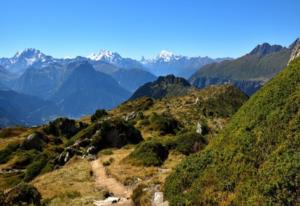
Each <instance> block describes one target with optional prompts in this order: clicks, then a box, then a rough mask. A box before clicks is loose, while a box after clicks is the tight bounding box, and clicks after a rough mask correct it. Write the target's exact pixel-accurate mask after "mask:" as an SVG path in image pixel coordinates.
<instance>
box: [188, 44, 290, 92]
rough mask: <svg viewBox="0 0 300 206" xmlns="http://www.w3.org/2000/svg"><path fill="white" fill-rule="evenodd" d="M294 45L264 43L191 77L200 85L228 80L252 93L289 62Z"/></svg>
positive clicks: (200, 70)
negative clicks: (284, 45) (238, 56)
mask: <svg viewBox="0 0 300 206" xmlns="http://www.w3.org/2000/svg"><path fill="white" fill-rule="evenodd" d="M293 47H295V45H294V44H292V45H291V46H290V47H288V48H286V47H282V46H280V45H270V44H268V43H263V44H261V45H258V46H256V47H255V48H254V49H253V50H252V51H250V52H249V53H248V54H246V55H244V56H242V57H240V58H237V59H234V60H227V61H223V62H220V63H213V64H209V65H205V66H203V67H202V68H200V69H199V70H198V71H197V72H196V73H194V74H193V75H192V77H191V78H190V79H189V81H190V82H191V84H192V85H194V86H196V87H199V88H202V87H205V86H208V85H212V84H223V83H224V82H229V83H231V84H234V85H235V86H237V87H239V88H240V89H241V90H242V91H244V92H245V93H246V94H248V95H252V94H253V93H254V92H255V91H257V90H258V89H259V88H260V87H261V86H262V85H263V84H264V83H265V82H267V81H268V80H270V79H271V78H272V77H273V76H275V75H276V74H277V73H278V72H279V71H281V70H282V69H283V68H284V67H285V66H286V65H287V64H288V62H289V59H290V58H291V54H292V51H293Z"/></svg>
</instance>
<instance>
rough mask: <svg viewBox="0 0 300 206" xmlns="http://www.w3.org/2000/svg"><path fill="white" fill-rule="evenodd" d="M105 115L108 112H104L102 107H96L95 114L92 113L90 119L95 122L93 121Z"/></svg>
mask: <svg viewBox="0 0 300 206" xmlns="http://www.w3.org/2000/svg"><path fill="white" fill-rule="evenodd" d="M107 115H108V113H107V112H106V110H104V109H98V110H97V111H96V112H95V114H93V115H92V116H91V121H92V122H95V121H97V120H99V119H101V118H102V117H104V116H107Z"/></svg>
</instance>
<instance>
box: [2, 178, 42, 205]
mask: <svg viewBox="0 0 300 206" xmlns="http://www.w3.org/2000/svg"><path fill="white" fill-rule="evenodd" d="M41 199H42V197H41V194H40V193H39V191H38V190H37V189H36V188H35V187H34V186H32V185H29V184H25V183H21V184H19V185H18V186H16V187H14V188H13V189H11V190H10V191H9V192H7V193H5V194H4V202H5V204H4V205H6V206H14V205H35V206H40V205H41Z"/></svg>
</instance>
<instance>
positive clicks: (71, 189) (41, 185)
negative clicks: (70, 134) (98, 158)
mask: <svg viewBox="0 0 300 206" xmlns="http://www.w3.org/2000/svg"><path fill="white" fill-rule="evenodd" d="M89 171H90V163H89V162H88V161H87V160H83V159H79V158H78V159H77V158H73V159H72V160H71V161H70V162H69V163H68V164H67V165H65V166H64V167H63V168H61V169H58V170H55V171H53V172H49V173H46V174H44V175H41V176H39V177H37V178H36V179H35V180H34V181H33V182H32V184H33V185H34V186H35V187H36V188H37V189H38V190H39V192H40V193H41V194H42V197H43V199H45V200H44V201H46V202H48V203H49V205H50V206H60V205H61V206H63V205H74V206H77V205H78V206H79V205H94V204H93V201H94V200H101V199H102V198H103V191H102V190H101V188H98V190H97V189H96V188H95V182H94V178H93V177H92V176H90V174H89Z"/></svg>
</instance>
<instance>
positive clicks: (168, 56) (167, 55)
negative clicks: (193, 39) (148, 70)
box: [156, 50, 183, 62]
mask: <svg viewBox="0 0 300 206" xmlns="http://www.w3.org/2000/svg"><path fill="white" fill-rule="evenodd" d="M182 57H183V56H181V55H175V54H174V53H173V52H170V51H167V50H162V51H161V52H160V53H159V55H158V56H157V57H156V59H160V60H163V61H165V62H170V61H172V60H178V59H180V58H182Z"/></svg>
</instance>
